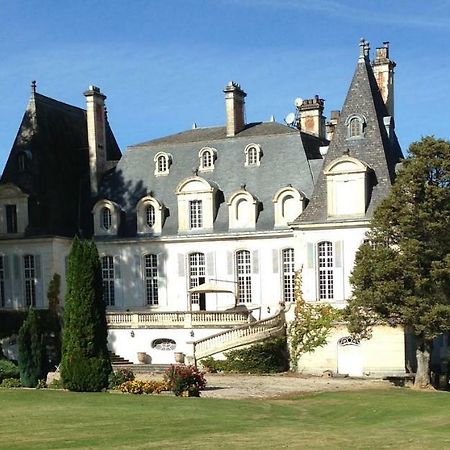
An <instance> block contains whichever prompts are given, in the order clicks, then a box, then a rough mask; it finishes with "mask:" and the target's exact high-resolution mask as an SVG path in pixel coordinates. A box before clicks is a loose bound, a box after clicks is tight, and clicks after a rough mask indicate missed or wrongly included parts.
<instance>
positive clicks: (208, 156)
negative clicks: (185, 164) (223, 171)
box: [198, 147, 217, 172]
mask: <svg viewBox="0 0 450 450" xmlns="http://www.w3.org/2000/svg"><path fill="white" fill-rule="evenodd" d="M216 154H217V150H216V149H214V148H210V147H203V148H202V149H201V150H200V151H199V152H198V157H199V161H200V164H199V170H202V171H205V172H210V171H212V170H213V169H214V160H215V158H216Z"/></svg>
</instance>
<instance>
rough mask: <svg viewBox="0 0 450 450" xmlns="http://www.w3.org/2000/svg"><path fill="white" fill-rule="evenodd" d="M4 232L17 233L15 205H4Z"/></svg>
mask: <svg viewBox="0 0 450 450" xmlns="http://www.w3.org/2000/svg"><path fill="white" fill-rule="evenodd" d="M5 209H6V232H7V233H17V208H16V205H5Z"/></svg>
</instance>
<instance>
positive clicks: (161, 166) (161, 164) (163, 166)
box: [156, 155, 167, 173]
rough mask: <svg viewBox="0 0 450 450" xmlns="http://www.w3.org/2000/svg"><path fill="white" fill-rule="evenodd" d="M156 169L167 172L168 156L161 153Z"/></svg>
mask: <svg viewBox="0 0 450 450" xmlns="http://www.w3.org/2000/svg"><path fill="white" fill-rule="evenodd" d="M156 170H157V171H158V172H159V173H164V172H167V157H166V156H164V155H161V156H159V157H158V161H157V168H156Z"/></svg>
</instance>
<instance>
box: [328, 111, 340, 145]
mask: <svg viewBox="0 0 450 450" xmlns="http://www.w3.org/2000/svg"><path fill="white" fill-rule="evenodd" d="M340 115H341V112H340V111H331V117H330V120H329V121H328V122H327V123H326V125H325V127H326V135H327V136H326V137H327V139H328V140H329V141H331V139H333V136H334V131H335V130H336V125H337V123H338V120H339V116H340Z"/></svg>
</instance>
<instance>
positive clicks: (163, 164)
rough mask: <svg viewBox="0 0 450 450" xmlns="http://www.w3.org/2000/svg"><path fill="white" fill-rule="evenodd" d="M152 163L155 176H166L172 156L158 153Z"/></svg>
mask: <svg viewBox="0 0 450 450" xmlns="http://www.w3.org/2000/svg"><path fill="white" fill-rule="evenodd" d="M153 161H154V162H155V175H168V174H169V168H170V165H171V163H172V156H171V155H170V154H169V153H165V152H158V153H157V154H156V155H155V157H154V159H153Z"/></svg>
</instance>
